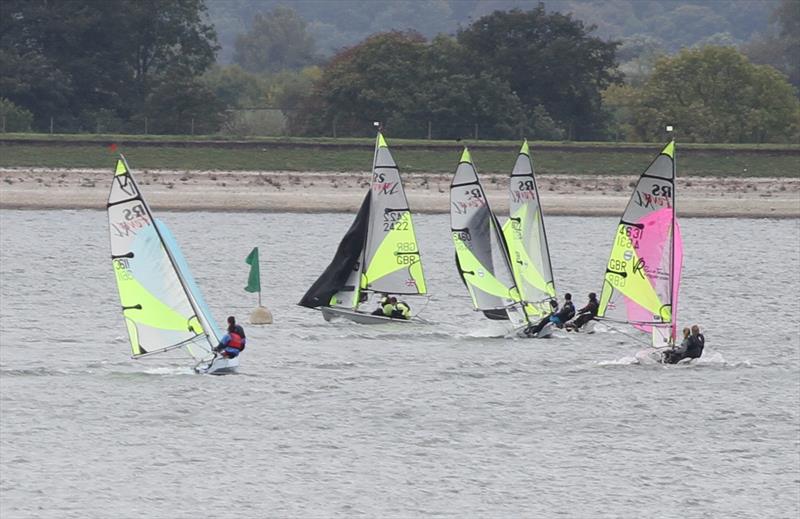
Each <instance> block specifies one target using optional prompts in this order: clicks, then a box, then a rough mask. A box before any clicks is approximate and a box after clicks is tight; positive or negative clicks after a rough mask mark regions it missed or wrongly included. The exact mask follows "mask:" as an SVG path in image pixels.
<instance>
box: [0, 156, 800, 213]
mask: <svg viewBox="0 0 800 519" xmlns="http://www.w3.org/2000/svg"><path fill="white" fill-rule="evenodd" d="M111 178H112V174H111V172H110V171H109V170H108V169H69V170H67V169H37V168H0V208H3V209H104V208H105V204H106V199H107V197H108V189H109V186H110V181H111ZM481 178H482V180H483V183H484V188H485V189H486V191H487V194H488V196H489V200H490V202H491V204H492V208H493V209H494V210H495V211H496V212H497V213H498V214H503V213H505V212H507V211H508V195H507V183H506V178H507V177H506V176H505V175H492V174H485V175H484V174H482V175H481ZM635 178H636V177H635V176H571V175H558V176H540V177H539V178H537V181H538V184H539V190H540V196H541V200H542V205H543V208H544V211H545V213H546V214H548V215H571V216H616V215H619V214H621V213H622V210H623V209H624V208H625V204H626V203H627V201H628V198H629V197H630V192H631V187H632V185H633V182H634V181H635ZM136 179H137V181H138V182H139V184H140V187H141V189H142V191H144V193H145V195H146V197H147V200H148V202H149V203H150V205H151V206H152V207H153V208H154V209H156V210H179V211H190V210H197V211H203V210H204V211H260V212H354V211H356V210H357V209H358V207H359V205H360V204H361V201H362V200H363V198H364V194H365V192H366V188H367V186H368V185H369V184H368V180H369V174H368V173H366V172H354V173H324V172H322V173H320V172H313V173H298V172H285V171H271V172H265V171H231V172H220V171H174V170H143V171H137V172H136ZM450 180H451V175H449V174H438V173H430V174H421V173H405V174H403V182H404V185H405V189H406V193H407V195H408V200H409V206H410V207H411V209H412V211H414V212H418V213H445V212H448V211H449V208H450V202H449V186H450ZM677 191H678V200H677V207H678V211H679V214H681V215H682V216H693V217H750V218H764V217H768V218H800V178H735V179H723V178H718V177H714V178H710V177H709V178H703V177H691V178H679V179H678V187H677Z"/></svg>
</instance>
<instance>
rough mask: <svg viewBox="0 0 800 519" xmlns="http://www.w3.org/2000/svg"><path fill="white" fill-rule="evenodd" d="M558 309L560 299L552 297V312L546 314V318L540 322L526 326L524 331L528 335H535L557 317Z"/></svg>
mask: <svg viewBox="0 0 800 519" xmlns="http://www.w3.org/2000/svg"><path fill="white" fill-rule="evenodd" d="M557 311H558V301H556V300H555V299H551V300H550V313H549V314H547V315H545V316H544V319H542V320H541V321H539V322H538V323H536V324H531V325H529V326H528V327H527V328H525V331H524V332H523V333H524V334H525V335H527V336H528V337H533V336H534V335H536V334H538V333H539V332H541V331H542V328H544V327H545V325H546V324H547V323H549V322H552V321H551V319H552V318H553V317H555V315H556V312H557Z"/></svg>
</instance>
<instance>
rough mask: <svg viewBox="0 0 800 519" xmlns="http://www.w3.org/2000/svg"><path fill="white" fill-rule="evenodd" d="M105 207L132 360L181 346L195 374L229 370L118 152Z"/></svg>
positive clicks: (183, 267)
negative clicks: (215, 348) (192, 362)
mask: <svg viewBox="0 0 800 519" xmlns="http://www.w3.org/2000/svg"><path fill="white" fill-rule="evenodd" d="M107 209H108V223H109V231H110V236H111V263H112V266H113V268H114V274H115V277H116V279H117V288H118V289H119V297H120V302H121V303H122V316H123V317H124V319H125V324H126V326H127V329H128V335H129V337H130V343H131V350H132V356H133V358H134V359H140V358H143V357H148V356H152V355H159V354H163V353H166V352H169V351H172V350H181V351H184V352H186V353H188V354H189V355H190V356H191V357H193V358H194V361H195V368H194V369H195V371H196V372H198V373H212V374H216V375H221V374H225V373H231V372H233V371H235V370H236V368H237V367H238V366H239V359H238V358H233V359H228V358H225V357H222V356H218V355H217V354H216V353H215V352H214V350H213V348H214V347H215V346H216V345H217V344H218V343H219V337H220V336H221V334H220V332H219V328H218V326H217V324H216V322H215V321H214V318H213V316H212V315H211V312H210V310H209V308H208V306H207V305H206V303H205V301H204V300H203V297H202V295H201V294H200V290H199V289H198V287H197V284H196V283H195V281H194V279H193V278H192V275H191V272H190V271H189V266H188V264H187V263H186V260H185V259H184V257H183V255H182V254H181V251H180V248H179V247H178V243H177V242H176V241H175V238H174V237H173V236H172V233H170V231H169V229H168V228H167V226H166V224H165V223H163V222H161V221H159V220H156V219H155V218H154V217H153V213H152V212H151V210H150V207H149V206H148V205H147V202H146V201H145V199H144V197H143V196H142V193H141V191H139V187H138V186H137V184H136V181H135V180H134V178H133V175H132V174H131V172H130V169H129V168H128V163H127V161H126V160H125V157H124V156H122V155H120V158H119V160H118V161H117V166H116V171H115V174H114V180H113V182H112V184H111V192H110V193H109V195H108V205H107Z"/></svg>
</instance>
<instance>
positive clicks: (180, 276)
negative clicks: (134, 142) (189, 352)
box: [119, 153, 219, 350]
mask: <svg viewBox="0 0 800 519" xmlns="http://www.w3.org/2000/svg"><path fill="white" fill-rule="evenodd" d="M119 156H120V159H121V160H122V163H123V164H124V165H125V174H126V175H127V176H128V180H130V181H131V183H132V184H133V187H134V188H136V193H137V194H138V198H139V200H141V202H142V206H143V207H144V210H145V212H147V217H148V218H150V221H151V222H152V224H153V229H154V230H155V231H156V235H157V236H158V239H159V241H160V242H161V246H162V247H164V252H166V253H167V258H169V262H170V264H171V265H172V269H173V270H174V271H175V275H176V276H177V277H178V282H179V283H180V284H181V288H182V289H183V293H184V294H185V295H186V299H188V300H189V305H190V306H191V307H192V311H193V312H194V315H195V317H197V320H198V321H200V322H201V324H202V325H203V334H204V335H205V337H206V341H207V342H208V344H209V345H210V348H211V349H212V350H213V348H214V346H216V344H212V341H211V340H210V335H209V332H210V331H213V330H212V329H211V325H210V323H209V322H208V320H207V319H206V316H205V314H203V312H202V311H200V309H199V308H198V307H197V302H196V301H195V300H194V294H192V292H191V290H189V288H188V287H187V285H186V280H185V279H184V277H183V273H182V272H181V269H180V268H178V265H177V262H176V261H175V257H174V256H173V254H172V251H171V250H170V248H169V247H167V245H166V242H165V240H164V236H163V235H162V234H161V230H160V229H159V228H158V222H157V221H156V219H155V218H154V217H153V212H152V211H151V210H150V205H149V204H148V203H147V200H145V199H144V196H143V195H142V192H141V190H140V189H139V185H138V184H137V183H136V179H135V178H134V177H133V174H132V173H131V169H130V167H129V166H128V161H127V160H125V156H124V155H123V154H121V153H120V155H119ZM215 338H216V339H217V340H219V337H215Z"/></svg>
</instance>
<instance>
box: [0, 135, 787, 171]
mask: <svg viewBox="0 0 800 519" xmlns="http://www.w3.org/2000/svg"><path fill="white" fill-rule="evenodd" d="M111 142H116V143H118V145H119V147H118V151H121V152H123V153H125V155H126V157H127V158H128V161H129V162H130V164H131V167H133V168H134V169H145V168H148V169H151V168H164V169H186V170H262V171H275V170H284V171H286V170H288V171H366V170H369V168H370V166H371V164H372V146H373V142H374V141H373V140H372V139H355V138H352V139H351V138H348V139H326V138H321V139H299V138H262V139H248V140H230V139H219V138H217V137H214V138H211V137H196V136H195V137H186V136H169V137H164V136H120V135H99V136H94V135H93V136H84V135H53V136H49V135H46V136H42V135H19V134H17V135H6V136H3V138H0V167H45V168H103V167H112V165H113V161H114V154H113V153H111V152H110V150H109V148H108V145H109V144H110V143H111ZM464 143H466V144H468V145H469V146H470V149H471V150H472V156H473V159H474V160H475V162H476V164H477V166H478V169H479V170H480V171H483V172H486V173H489V172H493V173H506V172H508V171H509V170H510V168H511V167H512V165H513V162H514V155H515V153H516V151H517V150H518V149H519V142H514V141H478V142H471V141H464ZM389 145H390V147H391V149H392V153H393V155H394V157H395V160H396V161H397V163H398V165H399V167H400V169H401V171H406V172H450V171H453V169H454V168H455V166H456V163H457V161H458V158H459V156H460V149H461V145H460V144H457V143H454V142H452V141H427V140H401V139H390V140H389ZM660 146H661V145H660V144H641V143H636V144H620V143H553V142H532V143H531V150H532V152H533V156H534V161H535V164H536V168H537V172H538V173H541V174H600V175H616V174H631V175H633V174H638V173H640V172H641V171H643V170H644V168H645V167H647V165H648V164H649V162H650V161H651V160H652V159H653V158H654V157H655V154H656V153H657V152H658V151H659V150H660ZM678 161H679V162H678V164H679V175H681V176H738V177H797V176H800V146H796V145H727V144H724V145H719V144H716V145H700V144H684V145H682V144H679V145H678Z"/></svg>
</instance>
